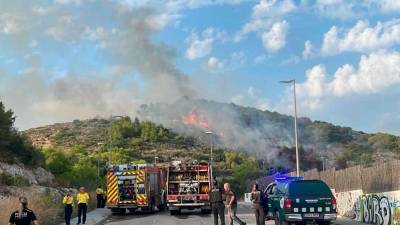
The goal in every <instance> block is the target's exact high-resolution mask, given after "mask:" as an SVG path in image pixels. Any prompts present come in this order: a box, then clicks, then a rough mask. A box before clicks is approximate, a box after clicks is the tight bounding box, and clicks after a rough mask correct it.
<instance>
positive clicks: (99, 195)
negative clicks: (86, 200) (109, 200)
mask: <svg viewBox="0 0 400 225" xmlns="http://www.w3.org/2000/svg"><path fill="white" fill-rule="evenodd" d="M96 196H97V208H103V202H104V190H103V189H102V188H101V186H98V187H97V189H96Z"/></svg>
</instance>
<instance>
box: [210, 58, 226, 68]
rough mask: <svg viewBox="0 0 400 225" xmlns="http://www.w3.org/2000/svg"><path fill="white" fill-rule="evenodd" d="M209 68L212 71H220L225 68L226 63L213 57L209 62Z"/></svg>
mask: <svg viewBox="0 0 400 225" xmlns="http://www.w3.org/2000/svg"><path fill="white" fill-rule="evenodd" d="M207 66H208V68H210V69H211V70H219V69H223V68H224V63H223V62H221V60H219V59H218V58H216V57H213V56H211V57H210V58H209V59H208V61H207Z"/></svg>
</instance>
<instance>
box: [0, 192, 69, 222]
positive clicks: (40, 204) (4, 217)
mask: <svg viewBox="0 0 400 225" xmlns="http://www.w3.org/2000/svg"><path fill="white" fill-rule="evenodd" d="M25 196H26V197H27V198H28V202H29V203H28V208H30V209H32V210H33V211H34V213H35V214H36V217H37V218H38V220H39V222H40V224H42V225H54V224H58V223H59V222H60V221H61V218H62V205H61V204H60V203H56V202H54V200H52V199H51V198H50V197H49V196H44V195H36V196H33V195H29V194H28V195H25ZM0 209H1V210H0V224H7V222H8V220H9V218H10V215H11V213H12V212H14V211H16V210H17V209H18V197H15V196H9V197H5V198H1V199H0Z"/></svg>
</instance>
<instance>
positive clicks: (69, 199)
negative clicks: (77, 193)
mask: <svg viewBox="0 0 400 225" xmlns="http://www.w3.org/2000/svg"><path fill="white" fill-rule="evenodd" d="M63 204H64V219H65V224H66V225H70V223H71V215H72V209H73V206H74V197H73V196H72V194H71V191H68V192H67V194H66V195H65V196H64V199H63Z"/></svg>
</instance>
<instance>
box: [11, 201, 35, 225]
mask: <svg viewBox="0 0 400 225" xmlns="http://www.w3.org/2000/svg"><path fill="white" fill-rule="evenodd" d="M18 200H19V209H18V210H17V211H15V212H13V213H12V214H11V216H10V220H9V221H8V225H31V223H32V222H33V224H34V225H39V222H38V220H37V218H36V216H35V213H33V211H32V210H30V209H28V199H27V198H26V197H19V199H18Z"/></svg>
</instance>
